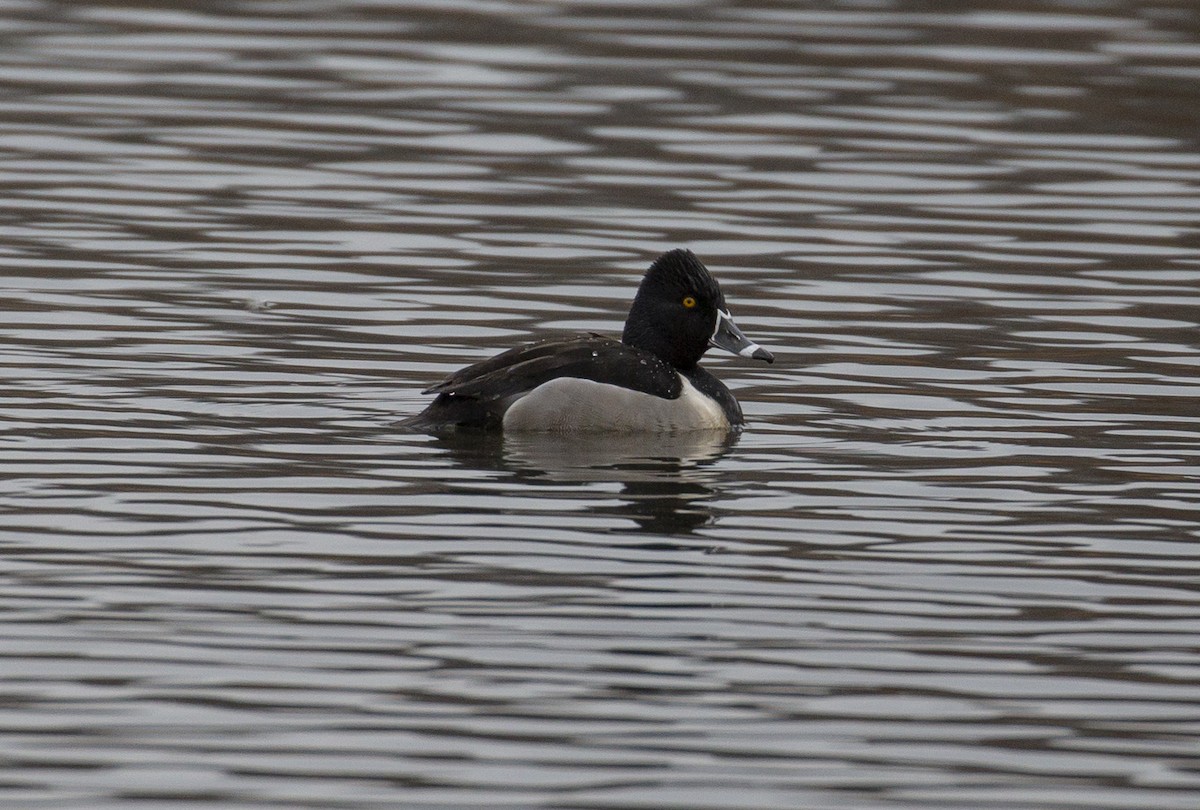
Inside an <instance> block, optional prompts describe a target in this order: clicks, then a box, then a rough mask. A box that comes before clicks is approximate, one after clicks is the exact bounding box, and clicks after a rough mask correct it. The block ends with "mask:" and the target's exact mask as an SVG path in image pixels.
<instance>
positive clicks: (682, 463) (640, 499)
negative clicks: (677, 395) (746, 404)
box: [436, 431, 737, 535]
mask: <svg viewBox="0 0 1200 810" xmlns="http://www.w3.org/2000/svg"><path fill="white" fill-rule="evenodd" d="M436 441H437V443H438V446H439V447H440V448H442V449H444V450H446V451H447V452H448V453H449V454H450V455H451V456H452V457H453V459H454V460H455V461H456V462H457V463H459V464H461V465H463V466H466V467H472V468H476V469H478V468H482V469H502V470H505V471H507V472H508V473H510V474H511V475H512V480H513V484H514V486H521V487H533V488H535V489H536V488H538V487H545V486H547V485H551V484H557V485H566V486H568V487H570V485H571V484H581V485H587V484H604V483H612V484H614V485H615V486H616V487H617V489H616V491H615V493H613V494H612V495H609V496H608V497H605V498H602V499H596V504H595V506H588V507H586V508H587V509H589V510H592V511H595V512H597V513H598V514H602V515H603V516H604V517H606V518H612V517H627V518H629V519H630V520H632V521H633V522H634V524H635V525H636V526H637V527H638V529H639V530H640V531H643V532H646V533H651V534H657V535H679V534H690V533H692V532H694V531H695V530H696V529H697V528H699V527H701V526H703V525H704V524H705V523H707V522H709V521H710V520H711V519H712V512H711V508H710V502H711V501H712V499H713V497H714V490H713V485H712V484H713V481H714V480H715V478H716V475H717V474H716V472H715V470H714V469H713V466H712V465H713V463H714V462H715V461H717V460H718V459H719V458H721V457H722V456H723V455H724V454H725V453H727V452H728V451H729V449H730V448H732V447H733V446H734V445H735V444H736V443H737V434H731V433H728V432H726V431H690V432H686V433H678V434H668V435H612V434H607V435H603V434H598V435H590V434H573V435H558V434H513V435H491V434H467V433H458V434H450V435H446V436H441V437H439V438H438V439H437V440H436ZM561 492H562V489H561V487H555V488H554V493H553V494H551V493H548V497H555V496H557V495H558V494H559V493H561ZM523 494H526V495H527V494H528V492H525V493H523ZM614 501H615V502H614Z"/></svg>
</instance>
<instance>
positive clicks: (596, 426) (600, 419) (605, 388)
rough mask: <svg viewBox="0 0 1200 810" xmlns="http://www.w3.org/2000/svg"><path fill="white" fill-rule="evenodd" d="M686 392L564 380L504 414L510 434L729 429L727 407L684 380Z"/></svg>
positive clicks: (544, 387) (530, 395) (523, 399)
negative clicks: (666, 393)
mask: <svg viewBox="0 0 1200 810" xmlns="http://www.w3.org/2000/svg"><path fill="white" fill-rule="evenodd" d="M680 380H681V381H682V382H683V393H681V394H680V395H679V398H678V399H663V398H662V397H656V396H653V395H651V394H643V393H641V392H640V391H630V390H629V389H628V388H622V387H620V386H619V385H609V384H608V383H598V382H593V381H592V380H581V379H577V378H574V377H560V378H558V379H556V380H551V381H550V382H548V383H545V384H543V385H539V386H538V387H537V388H535V389H533V390H532V391H530V392H529V393H528V394H526V395H525V396H523V397H521V398H520V399H518V400H517V401H516V402H514V403H513V404H512V407H510V408H509V409H508V411H507V412H505V414H504V430H505V431H506V432H507V431H513V432H518V431H526V432H528V431H551V432H557V433H571V432H588V433H601V432H610V433H635V432H643V433H650V432H654V433H671V432H676V431H685V430H728V429H729V420H728V419H727V418H726V416H725V412H724V411H723V410H721V406H720V405H718V404H717V403H716V402H714V401H713V400H711V399H709V398H708V397H706V396H704V395H703V394H701V393H700V392H699V391H697V390H696V389H695V387H694V386H693V385H692V384H691V383H690V382H688V381H687V379H686V378H685V377H683V376H682V375H681V376H680Z"/></svg>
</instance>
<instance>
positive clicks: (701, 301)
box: [399, 248, 775, 434]
mask: <svg viewBox="0 0 1200 810" xmlns="http://www.w3.org/2000/svg"><path fill="white" fill-rule="evenodd" d="M711 346H716V347H718V348H721V349H724V350H726V351H728V352H731V353H733V354H736V355H738V356H740V357H745V358H749V359H753V360H761V361H764V362H766V363H773V362H774V360H775V358H774V356H773V355H772V354H771V352H769V351H767V350H766V349H764V348H763V347H762V346H759V345H758V344H757V343H755V342H753V341H752V340H750V339H749V338H748V337H746V335H745V334H743V333H742V331H741V329H739V328H738V326H737V324H735V323H734V320H733V316H732V315H730V313H729V307H728V306H727V305H726V303H725V296H724V295H723V294H722V293H721V287H720V285H718V284H717V280H716V279H715V278H714V277H713V275H712V273H711V272H709V270H708V268H707V267H705V266H704V264H703V263H702V262H701V261H700V259H698V258H697V257H696V255H695V254H694V253H692V252H691V251H690V250H687V249H683V248H677V249H675V250H670V251H667V252H666V253H663V254H662V255H661V256H659V257H658V258H657V259H656V260H655V261H654V262H653V263H652V264H651V265H650V268H649V269H648V270H647V271H646V273H645V275H644V276H643V278H642V281H641V284H640V285H639V286H638V289H637V293H636V294H635V295H634V298H633V303H632V305H631V306H630V308H629V315H628V317H627V318H626V320H625V328H624V330H623V331H622V333H621V339H620V340H616V339H615V338H612V337H607V336H604V335H599V334H596V333H588V334H583V335H575V336H571V337H566V338H550V339H544V340H540V341H537V342H534V343H530V344H527V345H524V346H518V347H516V348H513V349H509V350H507V351H504V352H501V353H500V354H497V355H495V356H494V357H491V358H489V359H487V360H484V361H482V362H479V363H475V364H474V365H470V366H467V367H466V368H463V369H461V370H459V371H456V372H454V373H453V374H451V375H449V376H448V377H446V378H445V379H443V380H442V381H441V382H439V383H437V384H436V385H433V386H431V387H429V388H427V389H426V390H425V391H423V392H422V393H424V394H434V395H436V397H435V399H434V400H433V402H432V403H430V404H429V406H428V407H427V408H425V409H424V410H423V411H421V412H420V413H419V414H416V415H415V416H411V417H409V418H407V419H405V420H402V421H401V422H400V423H399V426H400V427H401V428H402V429H406V430H410V431H422V432H429V433H441V432H446V431H459V430H482V431H502V432H503V433H505V434H508V433H559V434H563V433H566V434H570V433H605V432H608V433H680V432H685V431H698V430H711V431H726V432H729V431H740V430H741V429H742V428H743V425H744V424H745V418H744V416H743V414H742V408H741V405H739V404H738V401H737V399H736V398H735V397H734V395H733V393H732V392H731V391H730V390H729V389H728V388H727V387H726V386H725V384H724V383H722V382H721V381H720V380H719V379H717V378H716V377H714V376H713V375H712V374H711V373H710V372H709V371H707V370H706V369H704V368H703V367H702V366H701V365H700V359H701V358H702V357H703V356H704V353H705V352H706V351H707V350H708V349H709V348H710V347H711Z"/></svg>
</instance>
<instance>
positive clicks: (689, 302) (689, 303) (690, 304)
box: [683, 295, 696, 309]
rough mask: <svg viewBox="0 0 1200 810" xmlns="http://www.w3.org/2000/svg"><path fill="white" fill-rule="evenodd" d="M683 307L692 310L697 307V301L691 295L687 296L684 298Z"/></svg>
mask: <svg viewBox="0 0 1200 810" xmlns="http://www.w3.org/2000/svg"><path fill="white" fill-rule="evenodd" d="M683 305H684V306H685V307H687V308H688V309H691V308H692V307H694V306H696V299H695V298H692V297H691V296H690V295H685V296H684V297H683Z"/></svg>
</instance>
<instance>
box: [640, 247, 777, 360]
mask: <svg viewBox="0 0 1200 810" xmlns="http://www.w3.org/2000/svg"><path fill="white" fill-rule="evenodd" d="M621 341H622V342H623V343H625V344H626V345H629V346H634V347H636V348H639V349H644V350H646V351H648V352H651V353H653V354H656V355H658V356H659V357H661V358H662V359H664V360H666V361H667V362H668V363H670V364H671V365H672V366H674V367H675V368H678V369H681V370H683V371H690V370H691V369H693V368H695V366H696V364H697V363H699V362H700V358H701V357H703V356H704V352H705V351H707V350H708V347H709V345H716V346H720V347H721V348H723V349H726V350H728V351H731V352H733V353H734V354H740V355H742V356H743V357H753V358H755V359H758V360H766V361H767V362H768V363H770V362H772V361H773V360H774V357H772V356H771V353H770V352H768V351H767V350H766V349H763V348H762V347H760V346H758V345H757V344H755V343H753V342H751V341H750V340H749V339H748V338H747V337H746V336H745V335H743V334H742V333H741V331H740V330H739V329H738V328H737V326H736V325H734V323H733V318H731V317H730V316H729V308H728V307H727V306H726V305H725V296H724V295H722V294H721V288H720V286H719V285H718V284H717V280H716V279H715V278H713V277H712V274H711V273H710V272H708V268H707V267H705V266H704V265H703V264H702V263H701V262H700V260H699V259H697V258H696V255H695V254H694V253H692V252H691V251H690V250H682V249H676V250H671V251H668V252H666V253H664V254H663V255H661V256H659V257H658V258H657V259H656V260H655V261H654V264H652V265H650V269H649V270H647V271H646V276H645V278H643V279H642V284H641V286H640V287H638V291H637V295H636V296H635V297H634V299H633V305H632V306H631V307H630V308H629V317H628V318H627V319H626V321H625V332H624V333H623V334H622V335H621Z"/></svg>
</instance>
